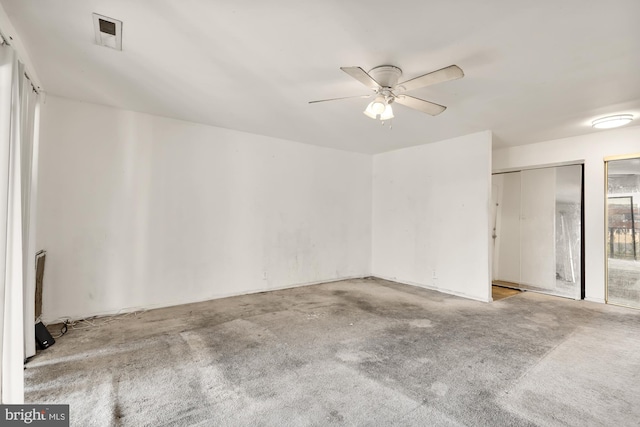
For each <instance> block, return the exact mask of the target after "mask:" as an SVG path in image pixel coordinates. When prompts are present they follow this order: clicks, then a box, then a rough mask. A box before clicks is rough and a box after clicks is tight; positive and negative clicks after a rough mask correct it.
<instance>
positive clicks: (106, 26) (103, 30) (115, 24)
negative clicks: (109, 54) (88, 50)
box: [93, 13, 122, 50]
mask: <svg viewBox="0 0 640 427" xmlns="http://www.w3.org/2000/svg"><path fill="white" fill-rule="evenodd" d="M93 28H94V30H95V33H96V43H97V44H98V45H100V46H104V47H110V48H111V49H115V50H122V21H118V20H117V19H113V18H109V17H108V16H104V15H98V14H97V13H94V14H93Z"/></svg>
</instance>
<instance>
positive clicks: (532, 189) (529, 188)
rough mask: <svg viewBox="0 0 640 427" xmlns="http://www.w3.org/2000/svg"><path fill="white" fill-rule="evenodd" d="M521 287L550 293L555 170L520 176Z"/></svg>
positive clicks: (553, 274) (553, 273)
mask: <svg viewBox="0 0 640 427" xmlns="http://www.w3.org/2000/svg"><path fill="white" fill-rule="evenodd" d="M521 179H522V197H521V203H520V235H521V238H520V266H521V267H520V284H521V285H522V286H523V287H527V288H529V289H538V290H544V291H549V290H552V289H553V288H554V282H555V276H556V275H555V205H556V199H555V193H556V192H555V188H556V171H555V168H546V169H534V170H527V171H523V172H522V178H521Z"/></svg>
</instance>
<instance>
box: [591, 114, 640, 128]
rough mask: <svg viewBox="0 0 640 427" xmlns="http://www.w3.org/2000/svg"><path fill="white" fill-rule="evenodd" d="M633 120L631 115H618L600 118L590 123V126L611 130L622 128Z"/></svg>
mask: <svg viewBox="0 0 640 427" xmlns="http://www.w3.org/2000/svg"><path fill="white" fill-rule="evenodd" d="M632 120H633V116H632V115H631V114H618V115H615V116H607V117H601V118H599V119H596V120H594V121H593V122H591V126H593V127H594V128H596V129H611V128H617V127H620V126H624V125H626V124H627V123H630V122H631V121H632Z"/></svg>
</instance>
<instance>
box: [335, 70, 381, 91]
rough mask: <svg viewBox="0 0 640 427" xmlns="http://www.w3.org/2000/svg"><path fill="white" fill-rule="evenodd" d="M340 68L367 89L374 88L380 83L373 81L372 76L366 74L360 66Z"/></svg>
mask: <svg viewBox="0 0 640 427" xmlns="http://www.w3.org/2000/svg"><path fill="white" fill-rule="evenodd" d="M340 69H341V70H342V71H344V72H345V73H347V74H349V75H350V76H351V77H353V78H354V79H356V80H357V81H359V82H360V83H362V84H363V85H365V86H366V87H368V88H369V89H373V90H376V89H379V88H380V87H381V86H380V83H378V82H377V81H375V80H374V79H373V77H371V76H370V75H369V74H367V72H366V71H365V70H363V69H362V68H360V67H340Z"/></svg>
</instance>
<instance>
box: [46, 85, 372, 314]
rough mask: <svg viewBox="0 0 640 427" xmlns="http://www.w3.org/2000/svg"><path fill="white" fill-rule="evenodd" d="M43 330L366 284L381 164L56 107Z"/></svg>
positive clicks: (70, 105)
mask: <svg viewBox="0 0 640 427" xmlns="http://www.w3.org/2000/svg"><path fill="white" fill-rule="evenodd" d="M41 134H42V140H41V148H40V150H41V151H40V166H41V169H40V190H39V194H40V196H39V200H38V247H39V248H43V249H46V250H47V260H46V269H45V279H44V307H43V311H44V315H43V318H44V320H45V321H51V320H54V319H56V318H59V317H61V316H70V317H74V318H77V317H84V316H88V315H94V314H105V313H112V312H117V311H118V310H121V309H131V308H137V307H157V306H166V305H174V304H181V303H187V302H193V301H201V300H206V299H211V298H216V297H222V296H227V295H234V294H241V293H248V292H255V291H262V290H268V289H273V288H276V287H278V288H280V287H288V286H293V285H300V284H308V283H315V282H322V281H329V280H335V279H339V278H348V277H362V276H366V275H368V274H370V248H371V219H370V218H371V195H372V187H371V156H369V155H363V154H356V153H348V152H343V151H338V150H333V149H327V148H320V147H315V146H310V145H304V144H299V143H295V142H290V141H284V140H279V139H274V138H268V137H263V136H258V135H252V134H247V133H242V132H237V131H232V130H226V129H220V128H214V127H210V126H204V125H198V124H193V123H187V122H182V121H177V120H173V119H166V118H161V117H156V116H151V115H147V114H140V113H135V112H131V111H123V110H118V109H114V108H108V107H103V106H98V105H93V104H87V103H80V102H76V101H71V100H66V99H62V98H56V97H52V96H49V97H48V98H47V101H46V104H45V105H44V111H43V115H42V127H41Z"/></svg>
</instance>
